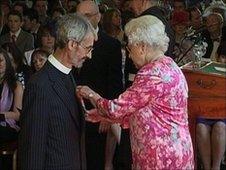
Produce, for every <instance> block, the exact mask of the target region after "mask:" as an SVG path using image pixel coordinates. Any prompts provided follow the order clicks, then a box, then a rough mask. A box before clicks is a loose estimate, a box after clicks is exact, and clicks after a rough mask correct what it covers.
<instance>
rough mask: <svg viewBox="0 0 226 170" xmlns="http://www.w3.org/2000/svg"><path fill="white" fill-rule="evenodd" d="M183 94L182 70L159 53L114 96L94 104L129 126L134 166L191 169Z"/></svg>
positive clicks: (144, 169)
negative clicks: (113, 98)
mask: <svg viewBox="0 0 226 170" xmlns="http://www.w3.org/2000/svg"><path fill="white" fill-rule="evenodd" d="M187 97H188V87H187V82H186V80H185V77H184V75H183V73H182V71H181V70H180V68H179V67H178V66H177V65H176V64H175V62H174V61H173V60H172V59H171V58H169V57H162V58H160V59H159V60H157V61H155V62H152V63H148V64H147V65H145V66H143V67H142V68H141V69H140V70H139V72H138V73H137V75H136V77H135V80H134V83H133V85H132V86H131V87H130V88H128V89H127V90H126V91H125V92H124V93H123V94H121V95H120V96H119V98H118V99H115V100H106V99H99V100H98V102H97V108H98V110H101V111H102V112H105V113H106V116H107V117H108V118H110V119H111V120H112V121H113V122H120V123H121V124H122V126H123V127H129V128H130V138H131V147H132V157H133V169H134V170H156V169H162V170H182V169H187V170H191V169H194V162H193V147H192V141H191V137H190V133H189V128H188V115H187Z"/></svg>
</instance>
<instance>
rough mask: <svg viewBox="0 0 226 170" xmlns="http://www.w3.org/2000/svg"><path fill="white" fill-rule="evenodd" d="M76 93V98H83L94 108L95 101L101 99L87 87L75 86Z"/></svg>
mask: <svg viewBox="0 0 226 170" xmlns="http://www.w3.org/2000/svg"><path fill="white" fill-rule="evenodd" d="M76 93H77V96H78V98H85V99H88V100H90V102H91V103H92V105H93V106H94V107H96V102H97V100H98V99H100V98H101V96H100V95H99V94H97V93H95V92H94V91H93V90H92V89H90V88H89V87H88V86H77V89H76Z"/></svg>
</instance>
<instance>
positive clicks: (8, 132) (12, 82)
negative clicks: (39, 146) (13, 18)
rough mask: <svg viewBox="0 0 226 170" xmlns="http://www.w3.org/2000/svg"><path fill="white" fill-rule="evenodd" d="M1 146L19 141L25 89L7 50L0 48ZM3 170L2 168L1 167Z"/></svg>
mask: <svg viewBox="0 0 226 170" xmlns="http://www.w3.org/2000/svg"><path fill="white" fill-rule="evenodd" d="M0 96H1V98H0V134H1V135H0V146H1V145H2V144H4V143H7V142H10V141H14V140H16V139H17V132H18V131H19V126H18V125H17V121H18V120H19V116H20V112H19V110H20V109H21V108H22V96H23V87H22V84H21V83H20V82H19V81H17V80H16V77H15V72H14V68H13V66H12V63H11V61H10V58H9V56H8V54H7V52H6V51H5V50H3V49H2V48H0ZM0 169H1V167H0Z"/></svg>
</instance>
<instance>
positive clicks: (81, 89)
mask: <svg viewBox="0 0 226 170" xmlns="http://www.w3.org/2000/svg"><path fill="white" fill-rule="evenodd" d="M76 93H77V95H78V97H82V98H85V99H89V98H91V97H93V95H94V94H95V92H94V91H93V90H92V89H90V88H89V87H88V86H77V88H76Z"/></svg>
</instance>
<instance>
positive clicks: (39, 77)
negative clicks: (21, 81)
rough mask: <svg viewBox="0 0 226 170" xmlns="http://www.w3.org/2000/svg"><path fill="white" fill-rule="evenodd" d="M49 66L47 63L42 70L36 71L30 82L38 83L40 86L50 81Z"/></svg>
mask: <svg viewBox="0 0 226 170" xmlns="http://www.w3.org/2000/svg"><path fill="white" fill-rule="evenodd" d="M48 73H49V66H48V64H45V65H44V66H43V68H42V69H41V70H39V71H38V72H36V73H35V74H34V75H32V76H31V78H30V80H29V82H28V84H36V85H39V86H45V85H47V84H48V82H49V81H50V79H49V74H48Z"/></svg>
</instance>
